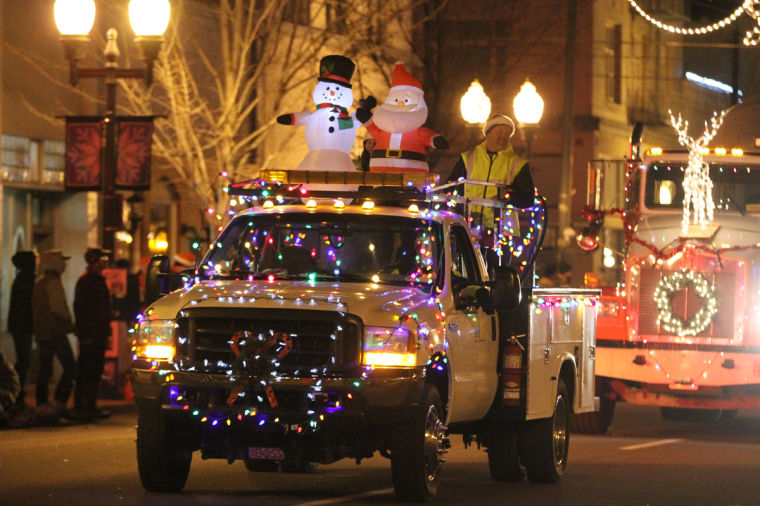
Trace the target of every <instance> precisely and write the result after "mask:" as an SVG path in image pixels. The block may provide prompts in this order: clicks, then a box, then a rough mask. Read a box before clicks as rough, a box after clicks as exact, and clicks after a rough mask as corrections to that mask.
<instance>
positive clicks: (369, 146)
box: [358, 132, 377, 172]
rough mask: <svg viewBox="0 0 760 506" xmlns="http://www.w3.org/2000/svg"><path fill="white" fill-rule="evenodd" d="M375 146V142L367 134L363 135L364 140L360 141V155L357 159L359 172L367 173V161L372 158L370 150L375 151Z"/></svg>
mask: <svg viewBox="0 0 760 506" xmlns="http://www.w3.org/2000/svg"><path fill="white" fill-rule="evenodd" d="M376 144H377V141H376V140H375V138H374V137H372V136H371V135H370V134H369V132H367V133H366V134H364V140H362V154H361V156H360V157H359V167H358V168H359V170H361V171H363V172H369V160H370V158H372V150H374V149H375V145H376Z"/></svg>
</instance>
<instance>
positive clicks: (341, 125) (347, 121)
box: [317, 102, 354, 130]
mask: <svg viewBox="0 0 760 506" xmlns="http://www.w3.org/2000/svg"><path fill="white" fill-rule="evenodd" d="M325 107H332V108H333V109H332V111H333V112H337V113H338V130H349V129H351V128H354V120H353V119H351V116H349V115H348V109H346V108H345V107H341V106H339V105H335V104H331V103H329V102H325V103H323V104H319V105H317V110H320V109H324V108H325Z"/></svg>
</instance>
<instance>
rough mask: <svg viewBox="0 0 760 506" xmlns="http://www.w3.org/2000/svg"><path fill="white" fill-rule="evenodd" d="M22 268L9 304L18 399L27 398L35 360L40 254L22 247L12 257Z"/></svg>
mask: <svg viewBox="0 0 760 506" xmlns="http://www.w3.org/2000/svg"><path fill="white" fill-rule="evenodd" d="M11 262H13V265H14V266H15V267H16V269H18V273H17V274H16V279H14V280H13V286H12V287H11V300H10V305H9V307H8V332H10V333H11V336H13V345H14V346H15V347H16V366H15V369H16V373H18V377H19V382H20V384H21V391H20V392H19V394H18V397H17V398H16V402H18V403H23V402H24V395H25V394H24V383H25V381H26V374H27V372H28V371H29V364H31V361H32V333H33V332H34V320H33V319H32V292H33V291H34V281H35V273H34V271H35V270H36V267H37V254H36V253H35V252H34V251H18V252H17V253H16V254H15V255H13V257H12V258H11Z"/></svg>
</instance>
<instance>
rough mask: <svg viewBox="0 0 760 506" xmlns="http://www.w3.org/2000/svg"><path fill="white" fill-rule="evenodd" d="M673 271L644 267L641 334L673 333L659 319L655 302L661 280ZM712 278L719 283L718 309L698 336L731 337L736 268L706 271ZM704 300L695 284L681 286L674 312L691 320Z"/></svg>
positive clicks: (715, 284) (640, 308)
mask: <svg viewBox="0 0 760 506" xmlns="http://www.w3.org/2000/svg"><path fill="white" fill-rule="evenodd" d="M670 274H671V273H670V272H667V271H660V270H655V269H642V271H641V285H640V292H639V293H640V296H639V336H640V337H646V336H665V335H670V334H669V333H667V332H666V331H665V330H664V329H662V328H661V327H660V325H659V324H658V323H657V316H658V309H657V305H656V304H655V303H654V291H655V290H656V289H657V285H658V284H659V282H660V280H661V279H662V278H663V277H665V276H668V275H670ZM703 276H705V278H706V279H707V281H708V282H710V283H712V284H713V285H714V286H715V295H716V296H717V300H718V312H717V313H716V315H715V316H714V317H713V319H712V322H711V323H710V325H708V326H707V328H705V330H703V331H702V332H701V333H699V334H698V335H697V336H698V337H711V338H719V339H730V338H731V337H733V334H734V297H735V293H736V292H735V291H734V290H735V285H736V274H735V273H733V272H715V273H704V274H703ZM703 304H704V302H703V301H702V298H701V297H700V296H699V295H698V294H697V292H696V290H695V289H694V287H693V286H691V285H687V286H686V288H684V289H683V290H679V291H678V292H677V293H676V294H675V295H674V296H673V298H672V300H671V310H672V313H673V315H674V316H676V317H678V318H680V319H681V320H682V321H684V322H687V321H688V320H689V318H691V317H692V316H693V315H694V313H696V312H697V311H699V309H700V308H701V307H702V305H703Z"/></svg>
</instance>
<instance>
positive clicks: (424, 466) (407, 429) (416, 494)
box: [390, 385, 446, 502]
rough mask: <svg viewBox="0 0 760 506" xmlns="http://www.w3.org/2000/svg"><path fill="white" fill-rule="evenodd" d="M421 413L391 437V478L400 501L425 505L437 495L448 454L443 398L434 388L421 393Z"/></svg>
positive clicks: (429, 387)
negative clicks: (442, 467)
mask: <svg viewBox="0 0 760 506" xmlns="http://www.w3.org/2000/svg"><path fill="white" fill-rule="evenodd" d="M421 405H422V408H423V409H422V410H420V411H419V412H418V413H415V416H414V417H413V419H412V420H410V421H408V422H407V423H405V424H403V425H402V426H400V427H398V428H397V429H396V430H395V431H394V432H393V434H392V435H391V444H390V447H391V475H392V477H393V488H394V490H395V491H396V495H397V496H398V498H399V499H401V500H404V501H415V502H423V501H428V500H430V499H431V498H432V497H433V496H435V494H436V492H437V491H438V484H439V482H440V477H441V464H443V461H444V459H443V455H444V453H445V452H446V450H445V444H446V427H445V426H444V425H443V420H442V416H443V410H442V409H441V397H440V395H438V390H437V389H436V388H435V386H433V385H425V388H424V389H423V390H422V402H421Z"/></svg>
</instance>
